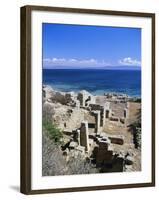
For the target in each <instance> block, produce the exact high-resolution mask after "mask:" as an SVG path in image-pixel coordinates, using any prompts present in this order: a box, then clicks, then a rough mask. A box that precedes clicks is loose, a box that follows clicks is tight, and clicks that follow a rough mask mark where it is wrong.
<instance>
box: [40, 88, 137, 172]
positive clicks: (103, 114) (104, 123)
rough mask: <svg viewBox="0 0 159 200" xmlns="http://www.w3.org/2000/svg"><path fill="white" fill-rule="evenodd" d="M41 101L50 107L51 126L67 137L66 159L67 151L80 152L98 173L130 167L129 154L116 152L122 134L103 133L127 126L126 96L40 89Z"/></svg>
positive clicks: (122, 141) (118, 149)
mask: <svg viewBox="0 0 159 200" xmlns="http://www.w3.org/2000/svg"><path fill="white" fill-rule="evenodd" d="M43 99H44V102H45V103H44V104H49V105H51V106H52V107H53V108H54V112H55V113H54V116H53V120H54V123H55V124H57V125H58V126H59V127H60V128H61V130H62V131H63V133H64V134H66V136H67V145H65V146H66V148H64V150H65V152H66V151H67V153H66V155H67V156H68V157H69V152H70V151H71V152H74V153H75V152H81V154H82V155H83V157H84V158H86V157H88V158H89V159H90V160H92V162H94V163H95V164H96V166H97V167H99V168H100V169H101V172H122V171H124V169H125V166H126V165H132V164H133V162H134V160H133V158H132V155H131V154H129V153H126V152H122V151H120V148H121V149H122V147H123V146H124V145H125V137H124V135H123V134H122V132H121V133H120V134H119V133H118V132H117V133H118V134H110V133H109V132H107V131H105V130H107V129H108V127H111V126H113V125H114V126H116V127H119V128H120V127H124V128H125V127H127V125H128V123H129V101H128V100H129V99H128V97H127V96H126V95H123V96H122V95H118V96H115V95H111V94H109V95H108V94H107V95H106V94H105V96H102V97H99V96H93V95H92V94H90V93H88V92H87V91H81V92H79V93H77V94H76V93H74V92H69V93H64V92H57V91H54V90H52V89H51V88H48V87H43ZM118 105H119V106H118ZM121 130H122V129H121ZM66 149H67V150H66ZM67 156H66V157H67ZM67 159H68V158H67Z"/></svg>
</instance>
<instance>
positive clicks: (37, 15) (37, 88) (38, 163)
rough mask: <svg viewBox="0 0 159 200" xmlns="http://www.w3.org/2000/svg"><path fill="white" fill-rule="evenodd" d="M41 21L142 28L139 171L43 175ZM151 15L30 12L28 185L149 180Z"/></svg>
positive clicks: (47, 186)
mask: <svg viewBox="0 0 159 200" xmlns="http://www.w3.org/2000/svg"><path fill="white" fill-rule="evenodd" d="M42 23H59V24H79V25H96V26H113V27H135V28H141V29H142V44H141V45H142V48H141V49H142V59H141V61H142V159H141V165H142V170H141V171H140V172H124V173H105V174H103V173H102V174H89V175H69V176H67V175H65V176H50V177H42ZM151 26H152V22H151V18H148V17H147V18H146V17H144V18H142V17H128V16H114V15H97V14H83V13H82V14H80V13H62V12H47V11H34V10H33V11H32V14H31V30H32V32H31V38H32V43H31V52H32V53H31V58H32V60H31V74H32V77H31V81H32V86H31V87H32V88H31V91H32V93H31V98H32V99H31V105H32V109H31V110H32V113H31V115H32V121H31V127H32V128H31V133H32V134H31V141H32V142H31V149H32V151H31V188H32V190H39V189H57V188H70V187H71V188H74V187H87V186H88V187H89V186H103V185H119V184H136V183H150V182H151V178H152V177H151V163H152V156H151V155H152V151H151V145H152V140H151V133H152V132H151V130H152V129H151V127H152V124H151V118H152V116H151V115H152V114H151V113H152V109H151V101H152V99H151V94H152V93H151V81H152V80H151V74H152V72H151V61H152V60H151V59H152V58H151V52H152V48H151Z"/></svg>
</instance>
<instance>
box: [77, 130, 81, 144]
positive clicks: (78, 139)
mask: <svg viewBox="0 0 159 200" xmlns="http://www.w3.org/2000/svg"><path fill="white" fill-rule="evenodd" d="M77 142H78V145H81V142H80V130H79V129H78V130H77Z"/></svg>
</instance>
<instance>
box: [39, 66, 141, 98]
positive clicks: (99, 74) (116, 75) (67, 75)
mask: <svg viewBox="0 0 159 200" xmlns="http://www.w3.org/2000/svg"><path fill="white" fill-rule="evenodd" d="M43 84H44V85H50V86H51V87H52V88H53V89H55V90H57V91H61V92H70V91H73V92H79V91H81V90H86V91H88V92H90V93H91V94H93V95H103V94H104V93H117V94H126V95H128V96H130V97H137V98H141V70H139V69H136V70H135V69H133V70H132V69H101V68H100V69H99V68H98V69H95V68H93V69H90V68H84V69H81V68H80V69H79V68H78V69H77V68H76V69H72V68H71V69H70V68H67V69H62V68H61V69H46V68H43Z"/></svg>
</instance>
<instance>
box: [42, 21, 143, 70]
mask: <svg viewBox="0 0 159 200" xmlns="http://www.w3.org/2000/svg"><path fill="white" fill-rule="evenodd" d="M42 30H43V67H44V68H67V67H69V68H89V67H94V68H98V67H99V68H101V67H102V68H103V67H106V66H109V67H114V66H119V67H121V66H124V67H125V68H135V67H137V68H140V65H141V29H139V28H119V27H101V26H80V25H63V24H45V23H44V24H43V27H42Z"/></svg>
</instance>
